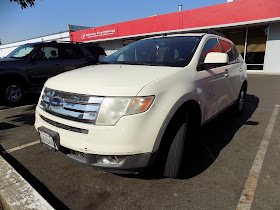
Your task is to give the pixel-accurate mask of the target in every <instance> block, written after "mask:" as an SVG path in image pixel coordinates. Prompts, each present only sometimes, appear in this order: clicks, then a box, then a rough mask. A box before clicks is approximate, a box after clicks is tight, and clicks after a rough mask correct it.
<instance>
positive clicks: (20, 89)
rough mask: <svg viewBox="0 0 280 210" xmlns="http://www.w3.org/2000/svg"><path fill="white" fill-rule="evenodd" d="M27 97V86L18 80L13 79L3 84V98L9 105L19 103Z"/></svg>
mask: <svg viewBox="0 0 280 210" xmlns="http://www.w3.org/2000/svg"><path fill="white" fill-rule="evenodd" d="M24 97H25V88H24V86H23V85H21V84H20V83H19V82H17V81H11V82H8V83H5V84H4V85H2V86H1V98H2V99H3V101H4V103H5V104H7V105H17V104H19V103H21V102H22V101H23V99H24Z"/></svg>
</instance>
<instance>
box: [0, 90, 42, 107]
mask: <svg viewBox="0 0 280 210" xmlns="http://www.w3.org/2000/svg"><path fill="white" fill-rule="evenodd" d="M39 97H40V94H38V93H34V94H29V95H27V96H26V98H25V99H24V101H22V102H21V103H19V104H16V105H6V104H4V102H3V101H2V100H0V110H5V109H10V108H15V107H19V106H26V105H32V104H37V103H38V100H39Z"/></svg>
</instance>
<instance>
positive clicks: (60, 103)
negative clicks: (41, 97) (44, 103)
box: [50, 97, 63, 108]
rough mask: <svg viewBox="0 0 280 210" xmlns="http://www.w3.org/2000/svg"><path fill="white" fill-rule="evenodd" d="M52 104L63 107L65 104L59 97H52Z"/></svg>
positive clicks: (55, 106)
mask: <svg viewBox="0 0 280 210" xmlns="http://www.w3.org/2000/svg"><path fill="white" fill-rule="evenodd" d="M50 104H51V106H52V107H54V108H61V107H62V106H63V100H62V99H61V98H58V97H53V98H50Z"/></svg>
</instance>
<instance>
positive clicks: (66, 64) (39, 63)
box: [0, 42, 106, 104]
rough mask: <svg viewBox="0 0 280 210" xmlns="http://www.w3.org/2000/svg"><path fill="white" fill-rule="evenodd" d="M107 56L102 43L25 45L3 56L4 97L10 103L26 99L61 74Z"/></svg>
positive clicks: (0, 85) (0, 81)
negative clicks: (27, 94) (100, 44)
mask: <svg viewBox="0 0 280 210" xmlns="http://www.w3.org/2000/svg"><path fill="white" fill-rule="evenodd" d="M100 56H106V54H105V52H104V49H103V48H102V47H100V46H98V45H90V44H74V43H57V42H40V43H30V44H24V45H21V46H19V47H18V48H16V49H15V50H14V51H12V52H11V53H10V54H9V55H8V56H7V57H6V58H3V59H0V94H1V95H0V98H1V99H2V100H3V101H4V102H5V103H7V104H16V103H19V102H21V101H22V100H23V98H24V96H25V94H26V93H28V92H29V91H30V90H31V89H34V88H37V87H42V86H43V84H44V83H45V81H46V80H47V79H48V78H50V77H52V76H55V75H57V74H60V73H62V72H65V71H69V70H72V69H76V68H79V67H83V66H87V65H92V64H96V63H97V62H99V57H100Z"/></svg>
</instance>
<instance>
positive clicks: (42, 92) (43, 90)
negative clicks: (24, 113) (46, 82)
mask: <svg viewBox="0 0 280 210" xmlns="http://www.w3.org/2000/svg"><path fill="white" fill-rule="evenodd" d="M44 92H45V86H44V87H43V88H42V90H41V94H40V97H39V100H38V105H40V103H41V100H42V97H43V94H44Z"/></svg>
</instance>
